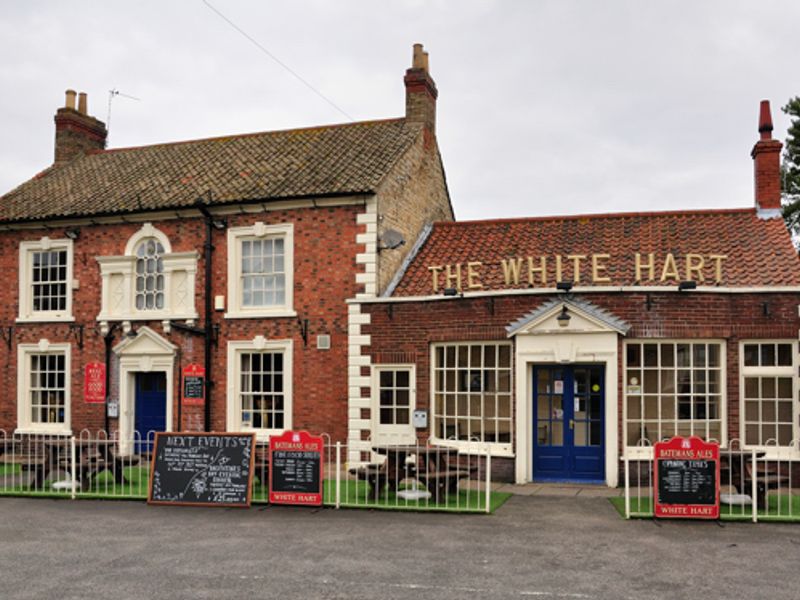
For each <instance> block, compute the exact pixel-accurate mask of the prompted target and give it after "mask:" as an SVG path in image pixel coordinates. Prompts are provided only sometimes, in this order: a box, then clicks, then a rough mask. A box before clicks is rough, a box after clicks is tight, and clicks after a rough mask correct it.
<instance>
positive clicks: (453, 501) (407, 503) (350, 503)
mask: <svg viewBox="0 0 800 600" xmlns="http://www.w3.org/2000/svg"><path fill="white" fill-rule="evenodd" d="M340 485H341V495H340V499H341V502H340V506H342V507H347V508H377V509H383V510H414V511H421V510H426V511H427V510H430V511H448V512H483V511H485V508H486V504H485V497H486V496H485V494H484V493H483V492H480V491H477V490H460V491H459V492H458V494H452V495H448V497H447V498H446V499H443V500H442V501H440V502H438V503H437V502H435V501H433V500H432V499H430V498H429V499H427V500H405V499H404V498H398V497H397V495H396V494H394V493H392V492H388V491H386V492H384V493H383V494H381V495H380V496H379V497H378V498H375V497H374V496H370V494H369V486H368V485H367V483H366V482H363V481H353V480H343V481H342V482H341V484H340ZM268 496H269V491H268V490H267V488H266V487H262V486H260V485H256V486H255V487H254V490H253V502H254V503H256V504H264V503H267V502H268ZM510 497H511V494H509V493H506V492H492V493H491V494H490V497H489V509H490V512H494V511H495V510H497V509H498V508H500V506H502V505H503V503H504V502H505V501H506V500H508V499H509V498H510ZM323 504H324V505H326V506H335V505H336V482H335V481H334V480H331V479H326V480H325V482H324V484H323Z"/></svg>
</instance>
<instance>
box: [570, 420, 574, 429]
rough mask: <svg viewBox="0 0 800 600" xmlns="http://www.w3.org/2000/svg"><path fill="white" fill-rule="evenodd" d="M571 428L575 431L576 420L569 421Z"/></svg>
mask: <svg viewBox="0 0 800 600" xmlns="http://www.w3.org/2000/svg"><path fill="white" fill-rule="evenodd" d="M569 428H570V429H575V419H570V420H569Z"/></svg>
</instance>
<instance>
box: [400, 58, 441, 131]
mask: <svg viewBox="0 0 800 600" xmlns="http://www.w3.org/2000/svg"><path fill="white" fill-rule="evenodd" d="M403 82H404V83H405V84H406V121H408V122H409V123H423V124H424V125H425V127H427V129H428V131H430V132H431V133H436V98H437V96H438V95H439V92H438V91H437V90H436V83H434V81H433V78H432V77H431V75H430V73H429V72H428V53H427V52H425V51H424V50H423V49H422V44H414V57H413V60H412V63H411V68H410V69H408V70H406V76H405V77H404V78H403Z"/></svg>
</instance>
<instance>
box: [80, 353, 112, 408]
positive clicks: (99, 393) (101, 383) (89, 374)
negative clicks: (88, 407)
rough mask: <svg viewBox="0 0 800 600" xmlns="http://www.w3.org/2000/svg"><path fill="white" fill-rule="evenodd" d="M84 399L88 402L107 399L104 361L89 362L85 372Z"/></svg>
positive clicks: (100, 402) (94, 402)
mask: <svg viewBox="0 0 800 600" xmlns="http://www.w3.org/2000/svg"><path fill="white" fill-rule="evenodd" d="M83 401H84V402H86V403H87V404H102V403H103V402H105V401H106V366H105V365H104V364H103V363H99V362H92V363H87V365H86V369H85V371H84V374H83Z"/></svg>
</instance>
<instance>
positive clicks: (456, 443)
mask: <svg viewBox="0 0 800 600" xmlns="http://www.w3.org/2000/svg"><path fill="white" fill-rule="evenodd" d="M486 345H491V346H508V348H509V364H508V372H509V391H508V394H507V395H508V398H509V400H508V401H509V411H510V414H509V418H508V422H509V427H510V432H509V434H510V439H509V441H508V442H507V443H506V442H484V441H482V440H476V441H466V440H452V439H443V438H440V437H438V436H437V435H436V425H437V423H436V359H435V353H436V349H437V348H439V347H446V346H455V347H456V348H458V347H460V346H486ZM514 360H515V357H514V345H513V344H512V343H511V342H510V341H506V340H473V341H452V342H436V343H434V344H431V345H430V354H429V363H430V366H429V367H430V379H429V381H430V384H429V402H428V406H429V407H430V435H431V441H433V442H435V443H436V444H437V445H440V446H448V447H451V448H458V449H459V450H463V451H466V452H468V451H470V450H473V449H476V448H483V449H484V450H485V449H489V448H491V451H492V455H493V456H514V442H515V438H516V435H517V432H516V417H515V415H514V410H515V406H514V403H515V400H514V394H515V388H514V385H515V384H514V377H515V373H514ZM480 369H481V370H483V369H484V368H483V367H480ZM467 370H469V368H467Z"/></svg>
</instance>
